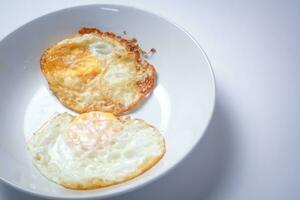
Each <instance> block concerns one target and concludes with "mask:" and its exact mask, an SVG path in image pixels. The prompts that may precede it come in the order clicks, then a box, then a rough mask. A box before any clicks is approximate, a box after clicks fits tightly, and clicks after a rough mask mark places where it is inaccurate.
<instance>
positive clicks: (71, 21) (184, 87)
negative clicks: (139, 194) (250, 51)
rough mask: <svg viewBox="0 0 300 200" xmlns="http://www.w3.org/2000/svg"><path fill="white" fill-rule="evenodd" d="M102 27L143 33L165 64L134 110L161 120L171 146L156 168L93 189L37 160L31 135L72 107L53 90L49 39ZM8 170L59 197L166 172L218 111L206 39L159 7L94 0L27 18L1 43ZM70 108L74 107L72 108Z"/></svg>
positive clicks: (1, 153)
mask: <svg viewBox="0 0 300 200" xmlns="http://www.w3.org/2000/svg"><path fill="white" fill-rule="evenodd" d="M83 26H85V27H97V28H99V29H101V30H105V31H112V32H115V33H117V34H120V35H122V33H123V31H126V32H127V35H126V36H125V37H127V38H131V37H136V38H137V39H138V42H139V44H140V45H141V46H142V48H144V49H150V48H152V47H154V48H155V49H157V53H156V54H155V55H154V56H153V57H152V58H150V59H149V62H150V63H152V64H153V65H154V66H155V67H156V69H157V72H158V76H159V79H158V85H157V87H156V89H155V90H154V92H153V95H152V96H151V97H150V98H149V100H148V101H146V103H145V104H144V105H143V106H142V107H141V108H139V109H138V110H137V111H135V112H134V113H131V115H133V116H135V117H138V118H143V119H145V120H146V121H148V122H150V123H152V124H153V125H155V126H156V127H158V128H159V129H160V130H161V132H162V134H163V135H164V137H165V139H166V145H167V152H166V154H165V156H164V158H163V159H162V160H161V161H160V162H159V163H158V164H157V165H156V166H155V167H154V168H152V169H151V170H149V171H148V172H146V173H144V174H143V175H141V176H139V177H137V178H135V179H133V180H131V181H128V182H126V183H123V184H120V185H116V186H112V187H107V188H104V189H97V190H90V191H74V190H68V189H65V188H63V187H61V186H59V185H56V184H54V183H52V182H50V181H48V180H47V179H46V178H44V177H43V176H42V175H40V173H39V172H38V171H37V169H36V168H34V167H33V165H32V163H31V161H30V159H29V157H28V155H27V151H26V138H28V136H30V134H31V133H32V132H33V131H34V130H36V129H37V128H39V127H40V126H41V124H43V123H44V122H45V121H47V120H48V119H49V118H50V117H51V116H52V115H53V114H54V113H55V112H61V111H66V110H67V109H66V108H64V107H63V106H62V105H61V104H60V102H58V100H57V99H56V98H55V97H54V96H53V95H52V94H51V92H50V91H49V89H48V86H47V83H46V81H45V78H44V76H43V75H42V73H41V71H40V66H39V59H40V56H41V54H42V52H43V51H44V50H45V48H47V47H49V45H51V44H53V43H55V42H57V41H59V40H61V39H63V38H65V37H67V36H69V35H72V34H74V33H75V32H76V31H77V30H79V28H80V27H83ZM0 91H1V93H0V94H1V99H0V113H1V116H0V122H1V126H0V133H1V140H0V160H1V164H0V178H1V180H3V181H4V182H6V183H8V184H10V185H12V186H14V187H15V188H18V189H21V190H22V191H26V192H30V193H33V194H37V195H41V196H48V197H55V198H86V197H98V198H99V197H107V196H111V195H113V194H120V193H122V192H125V191H129V190H132V189H134V188H137V187H138V186H142V185H144V184H145V183H149V182H150V181H151V180H154V179H155V178H157V177H159V176H160V175H162V174H164V173H166V172H167V171H168V170H170V169H171V168H172V167H174V166H175V165H176V164H178V163H179V162H180V161H182V159H183V158H184V157H185V156H186V155H187V154H188V153H189V152H190V151H191V150H192V149H193V147H195V145H196V144H197V142H198V141H199V140H200V139H201V137H202V136H203V134H204V131H205V129H206V127H207V126H208V123H209V121H210V118H211V116H212V113H213V108H214V101H215V85H214V78H213V73H212V69H211V67H210V64H209V62H208V59H207V58H206V56H205V54H204V52H203V50H202V49H201V48H200V46H199V45H198V44H197V43H196V42H195V40H193V39H192V38H191V36H190V35H189V34H188V33H186V32H185V31H184V30H182V29H181V28H179V27H178V26H176V25H174V24H172V23H170V22H169V21H167V20H165V19H163V18H161V17H159V16H156V15H154V14H151V13H148V12H145V11H141V10H138V9H135V8H130V7H124V6H116V5H89V6H80V7H74V8H69V9H64V10H61V11H57V12H54V13H51V14H48V15H45V16H42V17H40V18H38V19H36V20H33V21H32V22H30V23H28V24H26V25H24V26H22V27H21V28H19V29H17V30H16V31H14V32H13V33H11V34H10V35H8V36H7V37H6V38H5V39H4V40H2V41H1V43H0ZM69 112H70V111H69Z"/></svg>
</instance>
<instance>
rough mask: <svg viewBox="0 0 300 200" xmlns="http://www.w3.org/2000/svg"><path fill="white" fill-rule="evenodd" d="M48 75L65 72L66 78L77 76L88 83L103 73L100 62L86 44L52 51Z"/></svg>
mask: <svg viewBox="0 0 300 200" xmlns="http://www.w3.org/2000/svg"><path fill="white" fill-rule="evenodd" d="M48 65H49V67H48V73H52V70H53V71H63V72H64V73H63V74H64V76H66V77H68V76H76V77H78V78H80V79H81V81H82V82H84V83H88V82H89V81H90V80H92V79H94V78H95V77H96V76H97V75H98V74H100V73H101V68H100V65H101V64H100V61H99V60H98V59H97V58H96V57H95V56H93V55H92V54H91V53H90V51H89V49H88V46H87V45H86V44H73V43H72V44H64V45H59V46H57V47H55V48H53V49H51V57H50V58H49V60H48Z"/></svg>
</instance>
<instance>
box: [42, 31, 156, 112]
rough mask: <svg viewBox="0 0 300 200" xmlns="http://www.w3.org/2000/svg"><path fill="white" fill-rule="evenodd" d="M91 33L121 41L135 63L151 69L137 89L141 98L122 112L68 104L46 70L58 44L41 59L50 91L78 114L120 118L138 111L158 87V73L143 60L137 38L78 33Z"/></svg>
mask: <svg viewBox="0 0 300 200" xmlns="http://www.w3.org/2000/svg"><path fill="white" fill-rule="evenodd" d="M89 33H92V34H96V35H99V36H106V37H110V38H112V39H115V40H117V41H119V42H120V43H121V44H124V45H125V47H126V50H128V51H129V52H130V53H133V54H134V57H135V61H136V62H137V63H138V64H139V65H140V66H146V67H147V68H149V69H150V70H151V72H152V75H151V76H148V77H147V79H146V81H145V82H144V83H143V84H142V83H137V87H138V89H139V92H140V94H141V96H140V98H139V99H138V100H137V101H136V102H134V103H132V104H131V105H129V106H127V107H126V108H125V109H121V110H118V109H111V110H104V109H103V108H102V107H101V106H96V105H95V106H85V107H84V108H82V109H77V108H76V106H73V104H69V103H66V102H65V101H64V100H63V99H62V98H61V97H59V96H58V94H57V93H58V92H56V91H54V90H53V89H52V84H51V83H50V82H49V81H48V76H47V72H46V70H45V62H46V59H47V57H48V51H49V50H50V49H51V48H53V47H54V46H55V45H57V43H56V44H54V45H53V46H51V47H49V48H47V49H46V50H45V51H44V53H43V54H42V56H41V58H40V66H41V71H42V73H43V74H44V76H45V77H46V80H47V82H48V85H49V88H50V90H51V91H52V92H53V93H54V95H55V96H56V97H57V98H58V100H59V101H60V102H61V103H62V104H63V105H64V106H66V107H67V108H69V109H70V110H72V111H75V112H77V113H85V112H90V111H102V112H111V113H113V114H115V115H117V116H119V115H123V114H126V113H129V112H131V111H133V110H135V109H137V108H138V107H139V106H140V105H141V104H142V103H143V102H144V101H145V100H146V99H147V97H149V96H150V94H151V93H152V91H153V90H154V88H155V87H156V84H157V72H156V70H155V68H154V66H153V65H152V64H150V63H148V62H147V61H146V60H145V59H143V58H142V55H143V52H144V51H143V50H142V49H141V47H140V46H139V45H138V44H137V40H136V38H132V39H130V40H127V39H125V38H122V37H121V36H118V35H116V34H115V33H113V32H103V31H101V30H99V29H97V28H87V27H83V28H81V29H80V30H79V31H78V34H79V35H84V34H89ZM75 36H76V35H75ZM75 36H71V37H69V38H72V37H75ZM155 51H156V50H155Z"/></svg>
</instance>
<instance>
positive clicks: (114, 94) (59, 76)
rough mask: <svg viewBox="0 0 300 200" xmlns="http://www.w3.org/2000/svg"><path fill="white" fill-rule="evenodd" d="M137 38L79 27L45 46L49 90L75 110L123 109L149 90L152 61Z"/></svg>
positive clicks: (44, 66) (130, 107)
mask: <svg viewBox="0 0 300 200" xmlns="http://www.w3.org/2000/svg"><path fill="white" fill-rule="evenodd" d="M142 55H143V50H141V48H140V47H139V45H138V44H137V41H136V39H131V40H126V39H124V38H121V37H120V36H116V35H115V34H114V33H111V32H102V31H100V30H97V29H94V28H82V29H81V30H79V33H78V34H77V35H75V36H73V37H70V38H67V39H64V40H62V41H60V42H58V43H57V44H55V45H54V46H52V47H50V48H48V49H47V50H46V51H45V52H44V54H43V55H42V57H41V60H40V65H41V70H42V72H43V74H44V75H45V77H46V79H47V81H48V84H49V88H50V90H52V92H53V93H54V95H55V96H57V97H58V99H59V100H60V101H61V102H62V103H63V104H64V105H65V106H66V107H68V108H70V109H71V110H73V111H75V112H79V113H84V112H90V111H103V112H111V113H114V114H116V115H120V114H123V113H125V112H128V111H131V110H133V109H134V108H136V107H137V106H138V105H139V104H140V103H141V102H142V101H143V100H144V99H145V98H146V97H147V96H148V94H149V93H150V92H151V91H152V90H153V88H154V87H155V82H156V71H155V69H154V67H153V66H152V65H151V64H149V63H148V62H147V61H146V60H145V59H144V58H143V56H142Z"/></svg>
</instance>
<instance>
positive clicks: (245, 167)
mask: <svg viewBox="0 0 300 200" xmlns="http://www.w3.org/2000/svg"><path fill="white" fill-rule="evenodd" d="M90 3H120V4H124V5H133V6H135V7H137V8H142V9H145V10H148V11H151V12H154V13H157V14H159V15H161V16H163V17H166V18H168V19H171V20H172V21H174V22H176V23H177V24H179V25H180V26H182V27H183V28H185V29H186V30H187V31H188V32H190V33H191V34H192V35H193V36H194V37H195V38H196V39H197V40H198V42H199V43H200V44H201V46H202V47H203V48H204V50H205V51H206V53H207V55H208V57H209V59H210V61H211V64H212V66H213V69H214V72H215V75H216V82H217V102H216V109H215V114H214V117H213V119H212V122H211V125H210V127H209V129H208V131H207V133H206V135H205V136H204V138H203V140H202V141H201V142H200V143H199V145H198V146H197V147H196V149H195V150H194V151H193V152H192V154H191V155H190V156H188V158H187V159H185V160H184V162H183V163H181V164H180V165H179V166H178V167H177V168H176V169H174V170H173V171H171V172H170V173H168V174H167V175H165V176H164V177H163V178H161V179H159V180H158V181H156V182H154V183H151V184H150V185H147V186H146V187H144V188H142V189H139V190H137V191H133V192H130V193H127V194H125V195H122V196H119V197H115V198H112V199H111V200H120V199H122V200H125V199H130V200H141V199H143V200H153V199H173V200H177V199H186V200H189V199H197V200H198V199H217V200H218V199H220V200H221V199H222V200H227V199H228V200H247V199H249V200H253V199H263V200H267V199H270V200H276V199H278V200H282V199H288V200H294V199H295V200H298V199H300V106H299V104H300V22H299V20H300V1H297V0H295V1H259V0H255V1H250V0H248V1H238V0H236V1H234V0H225V1H216V0H211V1H156V0H151V1H127V2H125V1H95V0H84V1H83V0H81V1H80V0H66V1H61V0H52V1H41V0H28V1H17V0H7V1H6V0H1V1H0V39H2V38H3V37H5V36H6V35H8V34H9V33H10V32H11V31H13V30H15V29H16V28H18V27H19V26H20V25H23V24H25V23H26V22H28V21H30V20H32V19H34V18H37V17H39V16H41V15H44V14H46V13H49V12H52V11H55V10H58V9H61V8H66V7H70V6H75V5H83V4H90ZM184 53H186V52H183V55H184ZM183 67H184V66H183ZM195 92H197V91H195ZM179 148H180V147H179ZM0 164H1V163H0ZM0 199H1V200H2V199H3V200H6V199H24V200H29V199H33V200H36V199H38V198H36V197H33V196H30V195H28V194H23V193H21V192H19V191H16V190H15V189H13V188H10V187H8V186H6V185H3V184H2V183H1V184H0Z"/></svg>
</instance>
